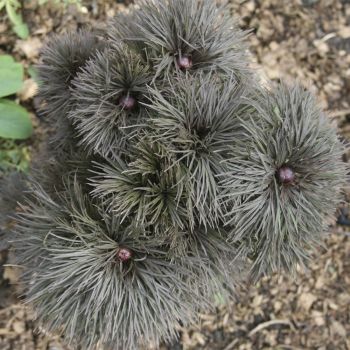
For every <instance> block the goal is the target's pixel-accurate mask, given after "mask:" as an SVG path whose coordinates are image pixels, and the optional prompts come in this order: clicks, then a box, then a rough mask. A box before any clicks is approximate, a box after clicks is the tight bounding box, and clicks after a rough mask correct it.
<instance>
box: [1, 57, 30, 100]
mask: <svg viewBox="0 0 350 350" xmlns="http://www.w3.org/2000/svg"><path fill="white" fill-rule="evenodd" d="M23 74H24V70H23V65H22V64H21V63H17V62H15V60H14V59H13V57H12V56H10V55H0V98H1V97H5V96H9V95H12V94H15V93H16V92H17V91H18V90H20V89H21V87H22V84H23Z"/></svg>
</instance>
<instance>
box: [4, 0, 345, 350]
mask: <svg viewBox="0 0 350 350" xmlns="http://www.w3.org/2000/svg"><path fill="white" fill-rule="evenodd" d="M247 34H248V33H247V32H244V31H242V30H240V29H239V28H238V25H237V22H236V20H235V19H233V18H232V17H231V16H230V15H229V12H228V10H227V8H226V7H225V6H221V5H218V4H216V2H215V1H213V0H140V1H138V2H136V5H135V6H134V7H131V8H130V11H128V12H127V13H125V14H124V13H123V14H120V15H118V16H117V17H116V18H115V19H114V20H113V21H112V22H111V23H110V24H109V25H108V26H107V27H106V30H105V32H103V31H101V30H99V31H96V32H94V31H92V30H86V31H80V32H77V33H67V34H65V35H64V36H59V37H54V38H53V39H51V41H49V43H48V44H47V45H46V47H45V48H44V50H43V52H42V58H41V64H40V66H39V77H40V80H41V84H40V97H41V99H42V108H43V112H44V114H45V115H46V119H47V121H48V122H49V123H50V126H51V127H52V129H53V131H52V134H50V136H49V140H48V146H47V147H46V149H45V152H43V154H42V155H41V156H40V158H39V160H38V161H36V162H35V164H34V165H33V171H32V176H31V178H30V179H27V180H26V184H27V186H28V190H27V193H26V194H25V197H24V199H22V200H21V204H20V206H19V207H18V208H17V214H16V217H15V219H14V222H12V223H11V227H14V229H13V232H12V236H13V237H14V236H15V238H14V246H15V249H16V256H18V263H19V264H20V265H21V266H22V267H23V271H24V275H23V281H24V284H25V286H26V291H25V294H26V297H27V300H28V302H29V303H30V305H32V307H33V308H34V310H35V312H36V316H37V319H38V322H39V324H41V325H42V326H43V327H44V329H46V330H48V331H52V332H55V333H59V334H61V335H63V337H64V339H65V340H66V342H67V343H69V344H70V345H72V346H74V347H77V348H79V347H80V348H81V349H84V350H85V349H86V350H89V349H95V348H96V347H102V348H105V349H128V350H129V349H131V350H132V349H138V348H140V346H141V345H145V344H146V345H147V344H149V343H153V344H159V343H160V342H164V341H165V342H170V341H171V340H172V339H173V338H174V337H176V335H177V331H178V329H179V327H180V326H185V325H188V324H189V323H191V322H195V321H196V318H197V316H198V314H199V313H200V312H204V311H207V310H210V309H211V308H213V307H214V306H215V300H217V299H218V298H219V299H220V300H228V299H229V298H231V297H232V296H234V295H235V294H236V293H237V287H238V286H239V285H240V284H241V283H242V281H244V280H245V279H247V278H249V279H250V278H252V279H253V280H257V279H258V278H260V277H261V276H263V275H265V274H270V273H273V272H276V271H277V272H278V271H286V272H287V273H289V272H296V271H297V267H298V266H307V264H308V262H309V260H310V259H311V258H314V257H315V256H316V255H315V254H313V251H315V250H316V249H317V248H318V247H319V245H320V244H322V236H323V234H324V232H326V230H327V222H329V221H328V220H329V218H330V217H331V216H332V215H333V212H334V209H335V208H336V206H337V204H338V202H339V201H340V200H341V192H340V191H341V188H342V186H343V185H344V179H345V178H346V167H345V165H344V163H343V162H342V154H343V153H344V147H343V145H342V143H341V142H340V141H339V138H338V136H337V134H336V130H335V129H334V128H333V127H332V125H331V123H330V120H329V118H328V117H327V115H325V114H324V113H323V112H322V110H321V109H320V108H319V106H318V104H317V101H316V99H315V97H313V95H312V94H311V93H310V92H308V91H307V90H306V89H305V88H303V87H302V86H301V85H298V84H290V85H288V84H286V83H280V84H277V85H274V84H270V85H269V86H266V85H265V86H263V85H262V84H261V82H260V80H259V78H258V76H257V74H256V72H255V71H253V69H252V68H251V64H250V56H249V53H248V52H247V45H246V37H247Z"/></svg>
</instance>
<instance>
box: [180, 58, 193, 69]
mask: <svg viewBox="0 0 350 350" xmlns="http://www.w3.org/2000/svg"><path fill="white" fill-rule="evenodd" d="M176 63H177V66H178V67H179V68H180V69H191V68H192V66H193V62H192V58H191V57H190V56H187V55H183V56H178V57H177V59H176Z"/></svg>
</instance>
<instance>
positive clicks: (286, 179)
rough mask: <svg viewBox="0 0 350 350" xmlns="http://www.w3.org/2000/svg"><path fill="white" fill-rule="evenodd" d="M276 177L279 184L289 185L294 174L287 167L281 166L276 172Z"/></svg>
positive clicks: (293, 178)
mask: <svg viewBox="0 0 350 350" xmlns="http://www.w3.org/2000/svg"><path fill="white" fill-rule="evenodd" d="M277 177H278V180H279V182H280V183H283V184H291V183H293V182H294V180H295V173H294V171H293V169H292V168H290V167H289V166H286V165H284V166H282V167H281V168H279V169H278V171H277Z"/></svg>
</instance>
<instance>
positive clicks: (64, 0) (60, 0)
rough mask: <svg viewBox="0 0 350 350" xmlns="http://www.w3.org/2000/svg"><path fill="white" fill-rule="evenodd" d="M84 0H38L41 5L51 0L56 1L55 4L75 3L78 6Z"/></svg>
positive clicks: (66, 4)
mask: <svg viewBox="0 0 350 350" xmlns="http://www.w3.org/2000/svg"><path fill="white" fill-rule="evenodd" d="M81 1H82V0H38V3H39V5H44V4H47V3H49V2H51V3H54V4H59V5H64V6H68V5H69V4H74V5H77V6H80V5H81Z"/></svg>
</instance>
